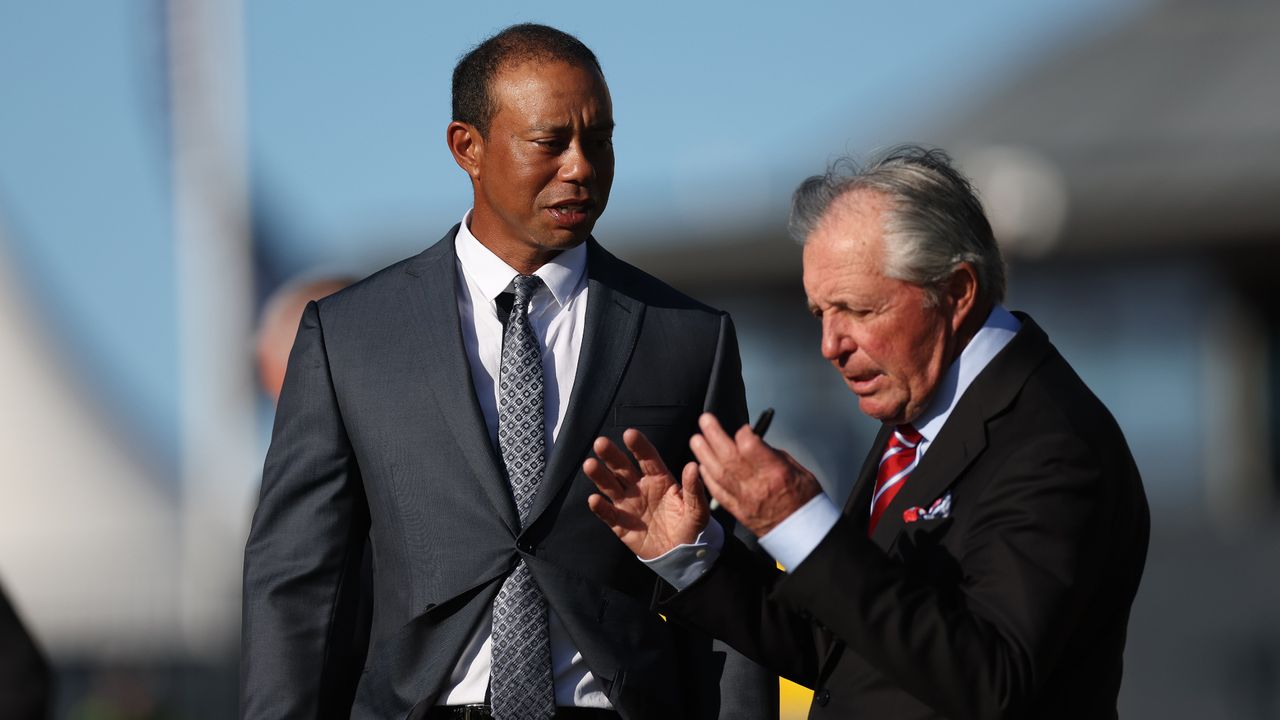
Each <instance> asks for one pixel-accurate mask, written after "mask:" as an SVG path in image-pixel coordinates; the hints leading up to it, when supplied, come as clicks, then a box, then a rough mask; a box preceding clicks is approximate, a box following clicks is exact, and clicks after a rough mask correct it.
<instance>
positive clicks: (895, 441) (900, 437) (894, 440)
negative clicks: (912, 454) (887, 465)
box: [889, 423, 924, 448]
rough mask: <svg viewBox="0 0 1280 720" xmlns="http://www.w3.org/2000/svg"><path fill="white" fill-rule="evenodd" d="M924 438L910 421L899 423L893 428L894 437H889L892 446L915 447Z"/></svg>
mask: <svg viewBox="0 0 1280 720" xmlns="http://www.w3.org/2000/svg"><path fill="white" fill-rule="evenodd" d="M923 439H924V436H923V435H921V434H920V433H919V432H918V431H917V430H916V429H915V428H914V427H912V426H911V424H910V423H906V424H904V425H899V426H897V427H895V428H894V429H893V437H891V438H889V445H890V446H897V447H905V448H914V447H915V446H916V445H919V444H920V441H921V440H923Z"/></svg>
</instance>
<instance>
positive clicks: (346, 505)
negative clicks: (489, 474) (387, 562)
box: [240, 302, 369, 718]
mask: <svg viewBox="0 0 1280 720" xmlns="http://www.w3.org/2000/svg"><path fill="white" fill-rule="evenodd" d="M368 518H369V514H368V507H367V504H366V501H365V496H364V491H363V486H362V484H361V479H360V472H359V468H358V466H357V464H356V458H355V456H354V453H353V451H352V448H351V443H350V441H349V439H348V437H347V433H346V429H345V427H344V425H343V420H342V414H341V411H340V409H339V405H338V400H337V395H336V393H335V390H334V384H333V379H332V377H331V374H330V368H329V363H328V357H327V353H326V349H325V338H324V331H323V329H322V326H321V321H320V314H319V311H318V309H317V306H316V304H315V303H314V302H312V303H310V304H309V305H308V306H307V308H306V310H305V312H304V313H303V316H302V322H301V325H300V327H299V329H298V335H297V339H296V340H295V342H294V347H293V351H292V353H291V354H290V357H289V367H288V371H287V373H286V376H285V382H284V388H283V390H282V392H281V395H280V402H279V406H278V407H277V410H276V423H275V428H274V431H273V433H272V440H271V448H270V450H269V451H268V453H267V460H266V466H265V468H264V470H263V478H262V493H261V497H260V499H259V503H258V509H257V512H256V513H255V514H254V518H253V524H252V527H251V530H250V533H249V541H248V544H247V546H246V548H245V566H244V620H243V639H242V642H243V654H242V663H241V677H240V687H241V717H243V718H285V717H307V718H312V717H325V716H326V715H327V714H332V715H334V716H341V717H345V716H346V715H347V714H348V713H349V711H350V689H351V688H352V687H354V682H355V679H356V678H354V677H349V676H348V675H349V674H350V670H351V668H350V663H349V662H346V661H345V660H346V658H347V657H348V656H349V651H350V649H349V648H347V647H345V644H346V643H347V642H349V638H350V635H351V625H352V622H353V617H354V611H355V599H356V593H355V590H356V588H357V587H358V585H359V568H360V560H361V557H362V554H363V550H364V542H365V538H366V537H367V535H368V527H369V519H368ZM344 703H345V704H344Z"/></svg>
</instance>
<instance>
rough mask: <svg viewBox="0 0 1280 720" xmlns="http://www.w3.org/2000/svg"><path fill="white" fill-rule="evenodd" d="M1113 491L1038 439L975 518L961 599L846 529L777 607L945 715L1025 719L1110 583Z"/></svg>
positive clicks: (1073, 443) (1054, 444) (1051, 440)
mask: <svg viewBox="0 0 1280 720" xmlns="http://www.w3.org/2000/svg"><path fill="white" fill-rule="evenodd" d="M1109 487H1110V486H1109V484H1108V483H1106V482H1104V473H1103V471H1102V466H1101V465H1100V463H1099V461H1098V460H1097V459H1096V458H1095V457H1094V456H1093V454H1092V453H1091V452H1090V450H1089V449H1088V448H1087V447H1086V446H1085V444H1084V443H1083V442H1081V441H1080V439H1079V438H1076V437H1072V436H1070V435H1065V434H1064V435H1046V436H1040V437H1038V438H1036V439H1035V440H1033V441H1031V442H1028V443H1027V444H1025V445H1024V446H1023V447H1022V448H1021V449H1020V450H1019V451H1017V452H1016V453H1015V454H1013V455H1012V456H1011V457H1010V458H1009V459H1008V461H1007V463H1006V470H1005V472H1003V473H1001V474H1000V476H999V477H998V478H996V479H993V480H992V481H991V482H990V483H989V484H988V486H987V489H986V491H985V493H984V496H983V497H982V498H981V499H980V501H979V502H978V503H977V504H976V505H975V506H974V507H973V508H972V509H971V512H973V513H975V516H974V518H973V521H972V523H971V525H970V527H969V529H968V531H967V535H968V537H967V539H966V542H965V547H966V551H965V552H964V554H963V555H962V556H961V557H959V558H957V560H958V563H959V568H958V572H959V582H958V585H957V587H956V592H954V593H944V592H943V591H941V590H940V589H939V586H938V585H936V584H932V583H929V582H926V581H925V580H924V579H923V578H922V577H920V576H919V575H914V574H910V573H909V572H908V571H907V570H906V569H905V567H904V566H903V565H902V564H900V563H898V562H896V561H894V560H892V559H890V558H889V557H887V556H886V555H884V554H883V553H881V552H880V551H879V549H878V548H876V547H875V546H874V545H873V544H872V543H871V541H870V540H868V539H867V538H866V536H865V535H864V534H862V532H860V531H859V530H858V529H857V527H856V526H855V524H854V523H853V522H851V521H850V520H849V518H847V517H844V518H841V520H840V521H839V522H838V523H837V525H836V526H835V527H834V528H833V529H832V531H831V532H830V533H829V534H828V535H827V537H826V538H825V539H824V540H823V541H822V543H821V544H820V545H819V546H818V547H817V548H816V549H815V550H814V551H813V553H812V554H810V556H809V557H808V558H806V559H805V561H804V562H803V563H801V564H800V566H799V567H797V568H796V570H795V572H794V574H793V575H791V576H790V577H789V578H787V579H786V580H784V581H782V582H781V583H779V585H778V587H777V589H776V592H775V593H774V598H775V599H776V601H779V602H781V603H783V604H785V605H786V606H789V607H792V608H796V609H799V610H801V611H803V612H806V613H811V614H812V616H813V617H814V619H815V620H817V621H818V622H820V623H821V624H822V625H823V626H825V627H826V628H828V629H829V631H830V632H831V633H833V634H834V635H835V636H836V637H838V638H840V639H841V640H843V641H844V642H845V643H846V644H847V645H848V647H849V648H850V649H851V650H853V651H854V652H857V653H859V654H861V655H862V656H863V657H864V658H865V659H866V660H867V661H868V662H869V663H870V664H871V665H873V666H874V667H876V668H877V669H878V670H880V671H881V672H882V673H884V674H885V675H887V676H889V677H890V678H891V679H892V680H893V681H894V682H895V683H896V684H897V685H898V686H900V687H901V688H903V689H904V690H906V691H907V692H909V693H911V694H912V695H914V696H915V697H917V698H919V699H920V700H922V701H923V702H924V703H925V704H927V705H929V706H930V707H933V708H934V709H936V710H937V711H938V712H939V713H941V714H943V715H945V716H947V717H951V718H958V719H963V718H1006V717H1019V716H1021V713H1024V712H1025V711H1026V710H1027V707H1028V706H1029V704H1030V703H1032V702H1034V699H1035V698H1036V696H1037V693H1038V692H1039V691H1040V690H1041V689H1042V685H1043V683H1044V681H1045V679H1046V678H1047V677H1048V676H1049V675H1050V673H1051V670H1052V668H1053V667H1054V665H1055V663H1056V662H1057V661H1058V660H1059V658H1060V656H1061V655H1062V651H1063V648H1064V647H1065V645H1066V643H1067V642H1068V641H1069V639H1070V638H1071V636H1072V633H1073V632H1076V631H1077V630H1078V629H1079V627H1080V623H1079V621H1080V618H1081V616H1082V615H1083V614H1084V613H1085V612H1086V610H1087V609H1088V608H1089V605H1090V603H1091V602H1092V601H1093V599H1094V597H1095V592H1096V589H1097V586H1098V584H1099V582H1100V581H1101V580H1102V572H1103V571H1102V568H1105V567H1106V565H1107V564H1106V562H1105V560H1104V555H1105V553H1106V552H1107V547H1108V542H1109V541H1108V538H1107V535H1108V532H1109V529H1108V525H1111V524H1114V523H1111V522H1110V520H1109V518H1108V515H1109V513H1108V512H1107V511H1106V510H1107V508H1108V507H1113V506H1114V502H1113V501H1112V500H1111V499H1109V498H1108V497H1106V494H1107V493H1108V492H1109ZM955 511H956V512H959V511H960V509H959V508H956V509H955ZM1120 532H1121V533H1127V532H1129V529H1125V528H1122V529H1120ZM1123 536H1124V535H1121V534H1117V535H1116V537H1123Z"/></svg>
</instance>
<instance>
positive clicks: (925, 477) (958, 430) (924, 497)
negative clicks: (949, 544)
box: [871, 407, 987, 550]
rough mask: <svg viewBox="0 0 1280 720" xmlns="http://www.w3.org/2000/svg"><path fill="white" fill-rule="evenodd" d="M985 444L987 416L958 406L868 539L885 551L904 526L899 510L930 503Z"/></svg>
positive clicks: (958, 474) (926, 505) (958, 475)
mask: <svg viewBox="0 0 1280 720" xmlns="http://www.w3.org/2000/svg"><path fill="white" fill-rule="evenodd" d="M986 446H987V438H986V418H984V417H980V416H977V417H976V416H974V414H972V413H962V412H960V408H959V407H957V408H956V409H955V410H953V411H952V412H951V417H949V418H947V422H946V424H945V425H943V427H942V430H941V431H939V432H938V436H937V437H936V438H934V440H933V442H932V443H931V444H930V446H929V448H928V451H927V452H925V455H924V457H923V458H922V459H921V460H920V464H919V465H918V466H916V469H915V471H914V472H912V473H911V475H910V477H908V478H907V480H906V483H905V484H904V485H903V486H902V489H901V490H900V491H898V494H897V495H896V496H895V497H894V498H893V502H890V503H889V507H887V508H885V511H884V515H882V516H880V522H879V523H878V524H877V525H876V530H875V532H874V533H872V534H871V539H872V540H873V541H874V542H875V543H876V544H877V545H879V546H880V547H881V548H882V549H884V550H888V549H889V548H890V547H891V546H892V545H893V541H894V539H896V538H897V536H898V533H899V532H901V531H902V529H903V528H904V527H905V523H904V522H903V520H902V512H903V511H904V510H906V509H907V508H910V507H915V506H918V505H923V506H925V507H928V506H929V504H930V503H931V502H933V500H934V499H935V498H937V497H938V496H939V495H941V494H942V492H943V491H944V490H946V488H947V486H948V485H950V484H951V483H952V482H954V481H955V480H956V478H958V477H960V474H961V473H963V472H964V471H965V468H967V467H969V463H971V462H972V461H973V459H974V458H975V457H977V456H978V453H980V452H982V450H983V449H984V448H986Z"/></svg>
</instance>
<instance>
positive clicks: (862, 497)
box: [844, 425, 892, 532]
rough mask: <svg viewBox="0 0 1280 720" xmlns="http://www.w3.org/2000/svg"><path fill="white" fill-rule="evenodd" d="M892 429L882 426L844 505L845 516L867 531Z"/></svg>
mask: <svg viewBox="0 0 1280 720" xmlns="http://www.w3.org/2000/svg"><path fill="white" fill-rule="evenodd" d="M891 432H892V429H891V428H890V427H889V426H888V425H882V426H880V432H879V433H878V434H877V435H876V439H875V442H873V443H871V452H870V453H868V454H867V459H866V460H864V461H862V469H861V470H860V471H858V479H857V481H855V482H854V484H853V491H852V492H850V493H849V499H848V500H846V501H845V504H844V514H845V515H848V516H850V517H852V518H853V519H854V521H855V522H856V523H857V525H858V528H860V529H861V530H862V531H863V532H866V531H867V520H868V519H869V517H870V515H871V493H872V492H873V491H874V490H875V486H876V471H877V470H879V469H880V456H881V455H883V454H884V446H885V445H886V444H888V442H889V433H891Z"/></svg>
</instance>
